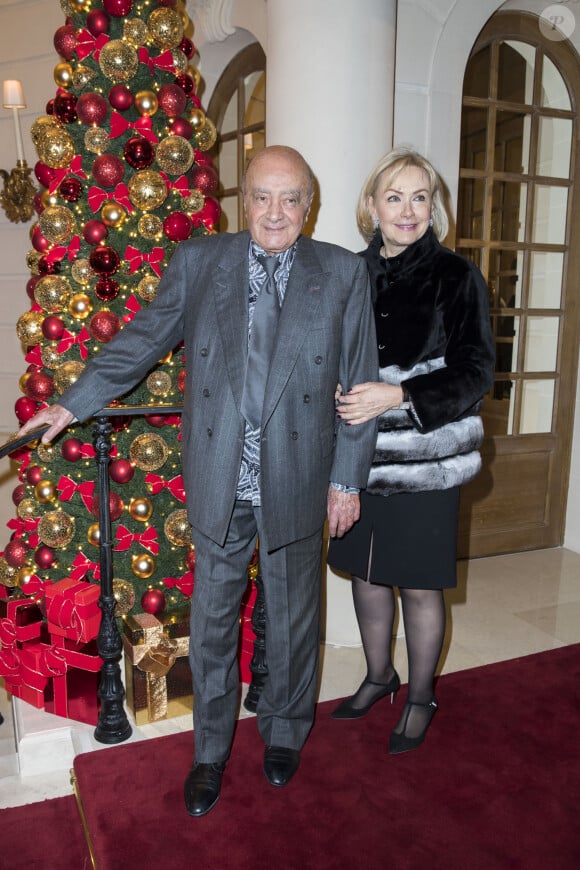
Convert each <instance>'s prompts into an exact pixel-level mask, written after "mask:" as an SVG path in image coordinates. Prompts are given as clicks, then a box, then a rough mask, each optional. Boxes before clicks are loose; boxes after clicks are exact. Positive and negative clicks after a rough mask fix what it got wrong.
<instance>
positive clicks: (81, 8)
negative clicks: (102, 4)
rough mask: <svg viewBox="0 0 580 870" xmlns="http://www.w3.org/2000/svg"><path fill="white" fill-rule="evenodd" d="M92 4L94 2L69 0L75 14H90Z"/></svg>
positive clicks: (89, 0) (90, 0) (91, 0)
mask: <svg viewBox="0 0 580 870" xmlns="http://www.w3.org/2000/svg"><path fill="white" fill-rule="evenodd" d="M65 2H66V0H65ZM92 2H93V0H68V3H70V5H71V6H72V8H73V11H74V12H90V9H91V6H92Z"/></svg>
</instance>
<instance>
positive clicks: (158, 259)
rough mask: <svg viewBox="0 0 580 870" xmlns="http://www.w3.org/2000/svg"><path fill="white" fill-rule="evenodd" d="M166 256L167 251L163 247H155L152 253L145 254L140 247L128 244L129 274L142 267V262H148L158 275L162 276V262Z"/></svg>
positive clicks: (126, 254)
mask: <svg viewBox="0 0 580 870" xmlns="http://www.w3.org/2000/svg"><path fill="white" fill-rule="evenodd" d="M164 256H165V251H164V250H163V248H153V250H152V251H151V253H150V254H145V253H143V251H140V250H139V249H138V248H134V247H133V246H132V245H127V250H126V251H125V259H126V260H127V261H128V263H129V274H130V275H132V274H133V272H136V271H137V270H138V269H139V268H140V267H141V265H142V263H148V264H149V266H150V268H151V270H152V271H153V272H155V274H156V275H157V277H158V278H161V267H160V264H161V263H162V262H163V258H164Z"/></svg>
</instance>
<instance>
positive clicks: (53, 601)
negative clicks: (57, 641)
mask: <svg viewBox="0 0 580 870" xmlns="http://www.w3.org/2000/svg"><path fill="white" fill-rule="evenodd" d="M100 594H101V592H100V587H99V586H97V585H95V584H94V583H88V582H87V581H85V580H73V579H72V578H71V577H65V579H64V580H59V581H58V583H52V584H51V585H48V586H47V587H46V589H45V595H46V618H47V620H48V630H49V631H50V633H51V635H57V636H60V637H67V638H69V639H70V640H73V641H75V643H88V642H89V641H91V640H94V638H96V636H97V635H98V633H99V626H100V624H101V611H100V609H99V605H98V601H99V597H100Z"/></svg>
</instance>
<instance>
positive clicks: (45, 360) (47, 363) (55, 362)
mask: <svg viewBox="0 0 580 870" xmlns="http://www.w3.org/2000/svg"><path fill="white" fill-rule="evenodd" d="M40 358H41V360H42V365H43V366H44V367H45V368H47V369H55V368H57V366H59V365H60V362H61V359H60V353H59V352H58V344H56V342H52V344H46V345H45V346H44V347H43V348H42V349H41V351H40ZM23 392H25V391H23Z"/></svg>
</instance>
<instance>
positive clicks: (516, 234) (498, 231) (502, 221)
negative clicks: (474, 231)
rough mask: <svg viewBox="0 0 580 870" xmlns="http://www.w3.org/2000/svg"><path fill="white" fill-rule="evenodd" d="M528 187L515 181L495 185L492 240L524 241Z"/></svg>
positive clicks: (498, 182) (497, 182)
mask: <svg viewBox="0 0 580 870" xmlns="http://www.w3.org/2000/svg"><path fill="white" fill-rule="evenodd" d="M526 194H527V186H526V185H525V184H518V183H516V182H514V181H496V182H494V185H493V201H492V215H491V238H492V239H493V240H494V241H502V242H521V241H523V239H524V231H525V220H526Z"/></svg>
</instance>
